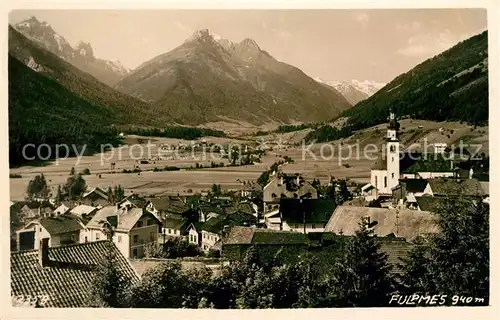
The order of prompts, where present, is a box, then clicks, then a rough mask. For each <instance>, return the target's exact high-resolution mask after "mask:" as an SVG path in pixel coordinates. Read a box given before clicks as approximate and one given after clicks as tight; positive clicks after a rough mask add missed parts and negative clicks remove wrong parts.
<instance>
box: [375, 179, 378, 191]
mask: <svg viewBox="0 0 500 320" xmlns="http://www.w3.org/2000/svg"><path fill="white" fill-rule="evenodd" d="M377 187H378V177H377V176H375V188H377Z"/></svg>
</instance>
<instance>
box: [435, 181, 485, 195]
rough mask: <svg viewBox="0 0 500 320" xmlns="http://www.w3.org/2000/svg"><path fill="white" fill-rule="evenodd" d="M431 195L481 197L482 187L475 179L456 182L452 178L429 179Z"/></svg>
mask: <svg viewBox="0 0 500 320" xmlns="http://www.w3.org/2000/svg"><path fill="white" fill-rule="evenodd" d="M428 181H429V185H430V187H431V190H432V193H433V194H439V195H463V196H483V195H485V194H484V191H483V187H482V186H481V184H480V183H479V181H478V180H477V179H465V180H458V181H457V180H456V179H452V178H436V179H429V180H428Z"/></svg>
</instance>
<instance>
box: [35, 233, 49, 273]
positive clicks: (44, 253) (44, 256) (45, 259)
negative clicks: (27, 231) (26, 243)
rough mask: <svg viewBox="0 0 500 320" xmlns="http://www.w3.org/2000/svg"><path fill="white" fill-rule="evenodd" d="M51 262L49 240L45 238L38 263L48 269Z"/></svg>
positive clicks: (41, 241)
mask: <svg viewBox="0 0 500 320" xmlns="http://www.w3.org/2000/svg"><path fill="white" fill-rule="evenodd" d="M49 261H50V260H49V238H43V239H42V240H40V247H39V248H38V262H39V263H40V265H41V266H42V267H46V266H47V265H48V264H49Z"/></svg>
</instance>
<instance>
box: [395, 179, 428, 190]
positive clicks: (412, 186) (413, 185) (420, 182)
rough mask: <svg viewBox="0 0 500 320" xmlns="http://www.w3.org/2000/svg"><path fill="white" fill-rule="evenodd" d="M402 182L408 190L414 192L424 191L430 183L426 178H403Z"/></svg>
mask: <svg viewBox="0 0 500 320" xmlns="http://www.w3.org/2000/svg"><path fill="white" fill-rule="evenodd" d="M400 182H401V183H402V184H404V185H405V186H406V191H407V192H412V193H417V192H423V191H424V190H425V187H427V184H428V181H427V180H426V179H401V180H400Z"/></svg>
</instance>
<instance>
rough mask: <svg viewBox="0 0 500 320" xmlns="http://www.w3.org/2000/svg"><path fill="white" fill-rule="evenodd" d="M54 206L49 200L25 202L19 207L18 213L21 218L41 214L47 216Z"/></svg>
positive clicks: (40, 215)
mask: <svg viewBox="0 0 500 320" xmlns="http://www.w3.org/2000/svg"><path fill="white" fill-rule="evenodd" d="M54 209H55V207H54V206H53V205H52V204H51V203H49V202H36V201H30V202H25V203H24V205H23V206H22V207H21V210H20V212H19V215H20V216H21V217H22V218H23V219H31V218H37V217H42V216H48V215H50V214H51V213H52V212H53V211H54Z"/></svg>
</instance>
